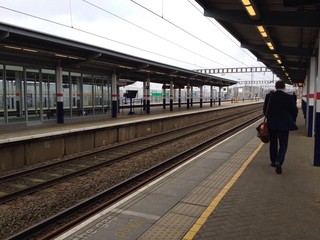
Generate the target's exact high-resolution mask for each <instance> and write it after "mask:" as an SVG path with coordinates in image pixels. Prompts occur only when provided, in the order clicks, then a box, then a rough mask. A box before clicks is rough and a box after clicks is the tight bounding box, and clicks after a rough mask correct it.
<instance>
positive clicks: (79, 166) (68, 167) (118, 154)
mask: <svg viewBox="0 0 320 240" xmlns="http://www.w3.org/2000/svg"><path fill="white" fill-rule="evenodd" d="M255 111H256V110H249V111H246V112H242V113H240V114H236V115H234V114H233V115H229V116H223V117H219V118H217V119H215V120H211V121H208V122H203V123H201V124H196V125H192V126H188V127H185V128H182V129H177V130H174V131H170V132H166V133H162V134H157V135H156V136H150V137H146V138H143V139H139V140H136V141H134V142H129V143H125V144H121V145H118V146H115V147H108V148H106V149H100V150H99V151H93V152H90V153H87V154H86V155H83V156H82V157H80V158H79V157H76V156H75V157H71V158H69V159H68V160H65V161H63V162H56V163H54V164H48V165H46V166H42V167H39V168H34V169H31V170H28V171H24V172H19V173H16V174H13V175H8V176H3V177H1V178H0V204H3V203H6V202H8V201H11V200H14V199H16V198H19V197H20V196H22V195H26V194H30V193H33V192H36V191H39V190H41V189H44V188H47V187H49V186H52V185H54V184H57V183H59V182H62V181H65V180H67V179H70V178H73V177H76V176H80V175H83V174H86V173H88V172H92V171H95V170H97V169H99V168H101V167H105V166H108V165H112V164H114V163H116V162H119V161H122V160H124V159H127V158H129V157H131V156H133V155H136V154H138V153H141V152H143V151H148V150H150V149H151V148H156V147H161V146H162V145H164V144H168V143H170V142H174V141H178V140H179V139H181V138H185V137H187V136H189V135H193V134H196V133H197V132H201V131H207V130H208V129H210V128H213V127H217V126H219V125H221V124H223V123H225V122H227V121H232V120H234V119H237V118H240V117H242V116H247V115H248V114H252V113H254V112H255Z"/></svg>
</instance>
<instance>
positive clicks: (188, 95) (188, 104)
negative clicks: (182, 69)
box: [187, 83, 190, 109]
mask: <svg viewBox="0 0 320 240" xmlns="http://www.w3.org/2000/svg"><path fill="white" fill-rule="evenodd" d="M189 108H190V83H188V84H187V109H189Z"/></svg>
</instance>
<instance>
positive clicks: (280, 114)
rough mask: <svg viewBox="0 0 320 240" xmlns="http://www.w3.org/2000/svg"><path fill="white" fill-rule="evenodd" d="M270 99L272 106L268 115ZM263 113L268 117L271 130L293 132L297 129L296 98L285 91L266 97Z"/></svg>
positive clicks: (278, 91) (269, 94)
mask: <svg viewBox="0 0 320 240" xmlns="http://www.w3.org/2000/svg"><path fill="white" fill-rule="evenodd" d="M270 96H271V98H270ZM269 99H270V105H269V109H268V113H266V111H267V105H268V101H269ZM263 113H264V114H265V116H266V117H267V123H268V127H269V129H270V130H277V131H291V130H296V129H297V125H296V118H297V116H298V108H297V105H296V103H295V100H294V97H293V96H292V95H289V94H287V93H285V92H284V91H281V90H277V91H275V92H271V93H268V94H267V95H266V98H265V101H264V105H263Z"/></svg>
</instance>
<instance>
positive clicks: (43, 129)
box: [0, 100, 263, 144]
mask: <svg viewBox="0 0 320 240" xmlns="http://www.w3.org/2000/svg"><path fill="white" fill-rule="evenodd" d="M257 102H263V100H259V101H250V100H248V101H245V102H242V101H239V102H238V103H232V102H231V101H223V102H221V105H220V106H219V105H218V103H215V104H214V105H212V106H210V104H209V103H204V104H203V107H202V108H200V107H199V104H198V103H196V104H194V105H193V106H191V107H190V108H189V109H187V108H186V106H185V105H183V106H181V107H178V106H174V109H173V111H170V109H169V106H166V108H163V107H162V106H151V110H150V114H146V111H144V110H143V109H142V107H137V108H135V109H134V114H132V115H131V114H128V113H129V111H130V109H129V108H123V109H120V111H119V112H118V114H117V117H116V118H112V117H111V115H106V116H103V117H101V116H99V115H98V116H96V117H95V116H90V117H79V118H73V119H66V121H65V123H64V124H58V123H56V122H55V121H54V120H52V121H47V122H42V123H40V122H33V123H32V122H31V123H29V124H28V125H25V124H23V125H20V124H12V125H6V126H3V127H2V126H0V144H1V143H8V142H15V141H22V140H28V139H36V138H39V137H43V136H49V137H50V136H53V135H60V134H65V133H69V132H77V131H86V130H89V129H94V128H102V127H104V126H112V125H119V124H126V123H132V122H134V121H141V120H148V119H151V118H156V117H159V116H162V117H163V116H170V115H172V116H174V115H177V114H187V113H190V112H196V111H206V110H209V109H216V108H221V107H233V106H239V105H246V104H251V103H252V104H254V103H257Z"/></svg>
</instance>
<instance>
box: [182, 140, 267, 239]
mask: <svg viewBox="0 0 320 240" xmlns="http://www.w3.org/2000/svg"><path fill="white" fill-rule="evenodd" d="M262 146H263V143H260V145H259V146H258V147H257V149H256V150H255V151H254V152H253V153H252V154H251V155H250V157H249V158H248V159H247V160H246V161H245V162H244V163H243V165H242V166H241V168H240V169H239V170H238V171H237V172H236V174H235V175H234V176H233V177H232V178H231V180H230V181H229V182H228V183H227V185H225V186H224V188H223V189H222V190H221V191H220V192H219V193H218V195H217V196H216V197H215V198H214V199H213V201H212V202H211V203H210V205H209V206H208V207H207V209H206V210H205V211H204V212H203V213H202V215H201V216H200V218H199V219H198V220H197V221H196V223H195V224H193V226H192V227H191V228H190V230H189V231H188V232H187V233H186V235H185V236H184V237H183V240H192V239H193V238H194V237H195V235H196V234H197V232H198V231H199V230H200V228H201V227H202V225H203V224H204V223H205V222H206V221H207V219H208V218H209V216H210V215H211V213H212V212H213V211H214V209H215V208H216V207H217V205H218V204H219V203H220V201H221V199H222V198H223V197H224V196H225V195H226V193H227V192H228V191H229V190H230V188H231V187H232V185H233V184H234V183H235V182H236V181H237V179H238V178H239V177H240V176H241V174H242V173H243V172H244V170H245V169H246V168H247V166H248V165H249V163H250V162H251V161H252V160H253V158H254V157H255V156H256V155H257V153H258V152H259V151H260V149H261V148H262Z"/></svg>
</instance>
